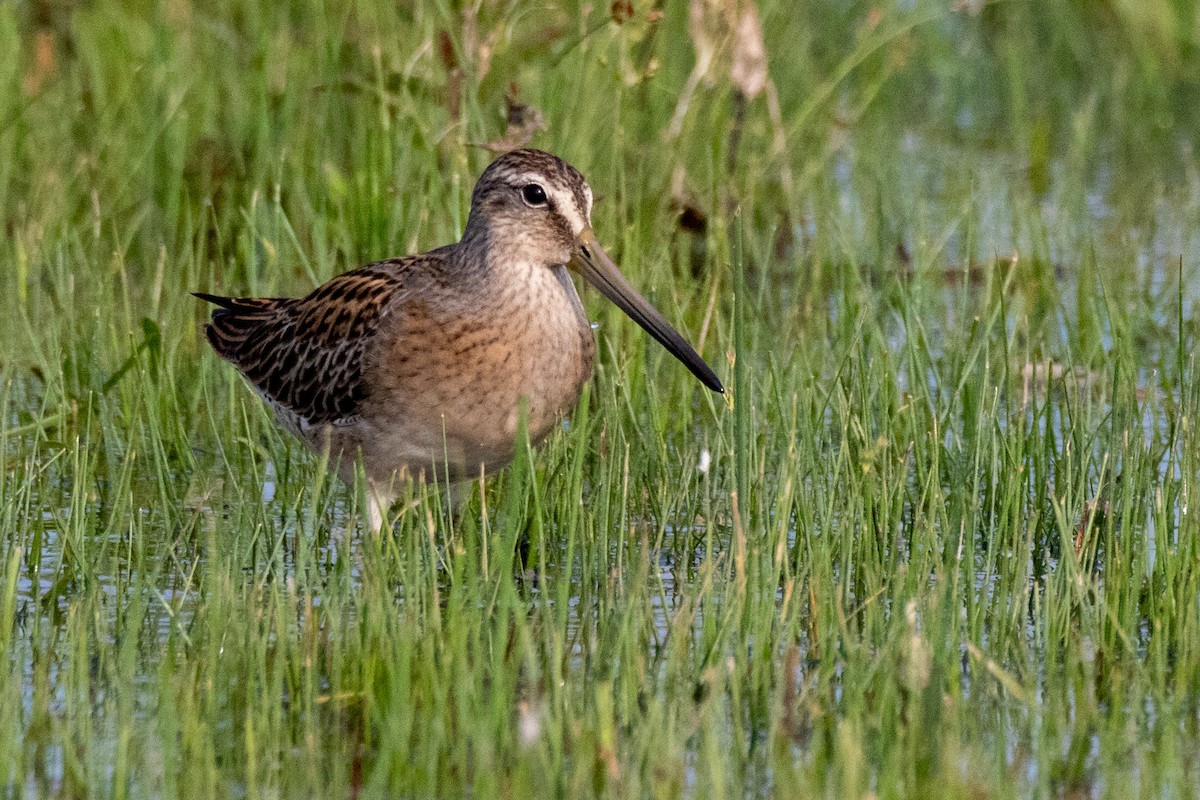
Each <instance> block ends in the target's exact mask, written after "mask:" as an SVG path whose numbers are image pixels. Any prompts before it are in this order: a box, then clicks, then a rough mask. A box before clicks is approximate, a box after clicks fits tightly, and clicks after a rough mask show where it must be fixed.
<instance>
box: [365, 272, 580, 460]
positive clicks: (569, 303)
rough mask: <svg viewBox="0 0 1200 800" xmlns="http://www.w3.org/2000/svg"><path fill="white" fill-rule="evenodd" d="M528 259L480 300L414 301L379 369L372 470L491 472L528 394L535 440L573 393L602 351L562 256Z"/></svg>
mask: <svg viewBox="0 0 1200 800" xmlns="http://www.w3.org/2000/svg"><path fill="white" fill-rule="evenodd" d="M523 269H524V270H525V274H524V275H522V276H521V278H522V279H521V280H511V279H506V280H504V281H503V282H502V285H503V287H504V288H503V291H497V292H495V293H491V294H488V295H483V296H481V295H476V296H474V297H472V298H471V302H472V303H474V304H475V305H474V306H473V307H471V308H466V307H464V306H463V305H461V304H457V303H454V304H452V303H450V302H446V303H442V304H433V303H426V304H414V303H411V302H410V303H408V304H406V306H405V308H404V310H403V312H402V315H400V317H399V318H397V319H396V320H395V321H394V323H393V325H392V328H391V331H390V332H389V335H386V336H384V337H382V339H383V341H382V342H381V344H382V347H381V348H380V350H379V351H378V353H377V359H378V360H377V361H376V365H377V366H376V368H375V369H373V370H372V373H373V375H374V376H376V377H375V378H374V379H373V380H372V381H371V383H372V386H371V388H370V389H369V390H368V402H367V407H366V412H367V413H365V414H364V415H363V417H364V423H365V424H364V425H363V426H360V433H361V435H363V436H364V437H369V438H370V439H371V440H372V441H371V444H372V446H371V447H370V448H365V447H364V448H362V450H363V451H364V455H366V454H367V453H368V451H369V453H370V454H371V455H369V456H367V457H368V458H369V459H370V460H372V461H374V462H376V463H369V464H367V465H366V466H367V469H368V473H371V472H375V473H386V472H390V471H393V470H397V469H401V468H406V467H407V468H408V469H409V471H410V472H413V471H420V470H424V469H427V468H429V467H430V466H431V465H436V466H437V468H438V469H439V470H445V471H448V472H449V473H450V474H451V476H452V477H455V478H457V477H464V478H468V477H472V476H477V475H478V474H479V472H480V468H481V467H482V468H483V470H484V471H486V472H492V471H494V470H497V469H499V468H501V467H503V466H505V465H506V464H507V463H508V462H509V461H511V460H512V455H513V450H514V444H515V441H516V435H517V429H518V425H519V420H520V415H521V407H522V404H523V403H524V404H526V406H527V417H526V419H527V425H528V429H529V436H530V439H531V441H533V442H534V443H536V442H538V441H540V440H541V439H543V438H545V436H546V435H547V434H548V433H550V431H551V430H552V429H553V428H554V426H555V424H556V423H557V422H558V420H559V419H560V418H561V417H562V415H563V414H565V413H567V412H568V411H570V410H571V408H572V407H573V406H574V405H575V403H576V401H577V400H578V399H579V394H580V392H581V391H582V388H583V384H584V382H585V381H586V380H587V379H588V377H589V376H590V375H591V371H592V363H593V360H594V357H595V340H594V338H593V336H592V331H591V326H590V325H589V323H588V320H587V316H586V315H585V313H584V310H583V305H582V303H581V302H580V299H579V295H578V293H577V292H576V291H575V287H574V285H573V284H572V282H571V278H570V275H569V274H568V272H567V270H566V268H565V267H561V266H560V267H554V268H550V269H547V268H546V267H541V266H529V267H526V268H523ZM375 409H378V413H372V412H373V410H375ZM380 445H382V446H380Z"/></svg>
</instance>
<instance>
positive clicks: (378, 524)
mask: <svg viewBox="0 0 1200 800" xmlns="http://www.w3.org/2000/svg"><path fill="white" fill-rule="evenodd" d="M396 497H397V495H396V491H395V489H394V488H393V487H392V485H391V484H390V483H389V484H388V485H387V486H381V485H380V484H378V483H376V482H375V481H373V480H371V479H369V478H368V479H367V528H368V529H369V530H370V532H371V533H379V532H381V531H382V530H383V522H384V520H385V519H386V518H387V514H388V512H389V511H391V510H392V504H394V503H395V502H396Z"/></svg>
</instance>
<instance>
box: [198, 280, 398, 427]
mask: <svg viewBox="0 0 1200 800" xmlns="http://www.w3.org/2000/svg"><path fill="white" fill-rule="evenodd" d="M400 266H402V265H401V264H400V263H398V262H392V263H388V262H382V263H380V264H377V265H371V266H368V267H363V268H362V269H357V270H354V271H352V272H347V273H344V274H342V275H339V276H338V277H336V278H333V279H332V280H330V281H328V282H327V283H325V284H323V285H321V286H320V287H318V288H317V289H315V290H314V291H313V292H312V293H311V294H309V295H308V296H306V297H301V298H226V297H215V296H212V295H198V296H199V297H201V298H202V299H205V300H208V301H209V302H212V303H215V304H217V305H218V306H219V308H216V309H214V310H213V314H212V321H211V322H209V323H208V325H206V326H205V329H204V330H205V334H206V335H207V336H208V340H209V342H211V343H212V346H213V349H214V350H216V351H217V354H218V355H220V356H221V357H222V358H225V359H226V360H228V361H230V362H231V363H233V364H234V366H236V367H237V368H238V369H239V370H240V371H241V372H242V374H243V375H245V376H246V377H247V378H248V379H249V380H250V382H251V383H252V384H254V386H255V388H257V389H258V391H259V392H261V393H262V394H263V395H264V396H265V397H266V398H267V399H268V400H269V401H271V402H272V403H274V404H275V405H276V406H279V407H282V408H283V409H286V410H287V411H288V412H290V413H291V414H293V415H295V417H296V418H298V420H299V421H300V423H301V424H302V425H304V426H309V425H322V424H326V423H335V424H336V423H339V422H345V421H349V420H352V419H353V418H354V417H355V415H356V414H357V413H358V410H359V406H360V404H361V403H362V400H363V397H364V394H365V392H364V388H365V387H364V382H363V369H364V366H365V360H366V357H367V354H368V350H369V348H370V346H371V343H372V341H373V336H374V334H375V333H376V332H377V331H378V329H379V324H380V321H381V320H382V319H383V317H384V316H385V314H386V313H387V310H388V308H389V307H390V305H391V303H392V302H393V301H394V300H395V299H396V297H397V293H398V292H400V291H401V290H402V283H403V282H402V274H403V270H402V269H398V268H397V267H400Z"/></svg>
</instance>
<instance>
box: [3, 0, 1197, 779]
mask: <svg viewBox="0 0 1200 800" xmlns="http://www.w3.org/2000/svg"><path fill="white" fill-rule="evenodd" d="M601 5H602V6H603V7H597V8H591V7H585V6H575V5H573V4H567V5H565V6H562V7H555V8H551V7H543V6H541V5H529V4H525V3H518V2H513V3H490V2H489V3H478V4H468V5H467V7H466V8H461V7H459V5H458V4H447V3H440V2H430V3H416V4H413V5H411V6H409V5H405V4H398V5H388V6H385V5H375V4H370V3H353V2H351V3H332V4H317V5H311V6H310V5H307V4H293V5H289V4H285V3H278V4H266V5H259V4H253V3H246V2H243V0H224V1H223V2H222V1H218V2H213V3H205V4H186V3H166V4H161V5H153V4H151V5H145V4H130V3H120V2H115V0H96V2H92V3H87V4H83V5H80V6H78V7H74V6H63V5H55V4H37V3H35V4H31V5H29V4H21V3H18V4H13V3H8V4H0V218H2V223H3V226H4V235H3V240H2V243H0V342H3V344H2V345H0V381H2V385H3V392H2V393H0V537H2V550H0V555H2V558H0V645H2V646H3V652H4V654H5V659H4V661H3V663H2V664H0V669H2V670H3V679H0V728H2V729H3V730H6V731H9V732H10V735H9V736H6V737H3V738H0V791H3V793H4V794H5V795H10V796H103V797H144V796H154V797H171V796H186V797H189V798H190V797H204V796H211V797H228V796H249V797H258V796H270V795H275V796H319V797H360V796H370V797H374V796H395V795H401V796H418V797H428V796H457V795H464V794H469V795H472V796H477V797H492V796H513V797H527V796H547V795H556V796H571V797H580V796H605V797H648V796H652V797H679V796H694V797H725V796H784V797H809V796H828V797H863V796H868V795H871V796H881V797H900V796H919V797H961V796H972V797H1016V796H1021V797H1024V796H1071V797H1079V796H1086V797H1091V796H1096V797H1099V796H1132V795H1138V796H1171V797H1174V796H1191V795H1193V794H1195V793H1196V790H1197V788H1198V784H1200V779H1198V776H1197V762H1198V759H1200V746H1198V745H1197V742H1198V741H1200V730H1198V728H1200V713H1198V712H1200V545H1198V544H1197V522H1196V517H1195V515H1194V514H1192V513H1191V512H1192V511H1193V510H1194V505H1195V504H1194V502H1193V499H1194V497H1195V494H1196V491H1197V488H1198V487H1197V478H1198V476H1200V439H1198V434H1197V431H1196V410H1197V408H1198V407H1200V389H1198V388H1197V386H1196V382H1195V379H1194V376H1195V374H1196V364H1195V359H1194V355H1193V350H1194V345H1195V340H1196V322H1195V320H1196V317H1195V310H1196V303H1197V295H1196V292H1195V290H1194V288H1193V287H1194V285H1195V279H1196V265H1197V263H1198V257H1200V246H1198V244H1200V243H1198V236H1197V229H1196V226H1195V220H1196V219H1197V218H1200V217H1198V216H1197V215H1198V214H1200V178H1198V177H1197V176H1198V174H1200V172H1198V171H1197V163H1196V157H1195V151H1194V148H1195V142H1196V140H1197V132H1198V131H1200V125H1198V123H1200V120H1198V119H1197V117H1198V116H1200V102H1196V101H1197V99H1198V98H1197V93H1198V92H1200V84H1197V82H1196V78H1195V76H1196V74H1197V65H1198V63H1197V40H1196V31H1197V28H1196V25H1195V9H1194V8H1192V6H1191V5H1190V4H1188V3H1182V2H1181V3H1177V4H1171V3H1167V2H1145V3H1142V4H1140V5H1138V6H1137V9H1140V10H1135V9H1134V6H1132V5H1128V4H1118V3H1112V4H1105V3H1101V4H1095V5H1093V6H1088V7H1086V8H1084V7H1082V6H1080V5H1079V4H1075V3H1069V2H1066V1H1065V0H1051V1H1050V2H1044V3H1038V4H1024V3H1016V2H1006V3H995V4H989V3H980V4H972V3H963V4H960V7H955V8H951V7H950V6H949V5H948V4H941V3H936V4H935V3H897V4H894V5H893V4H883V5H880V6H876V7H872V6H867V5H864V4H858V3H849V2H846V3H840V2H822V3H801V4H791V3H784V2H779V3H775V2H768V1H767V0H764V2H762V3H761V4H760V6H759V8H760V11H761V15H762V19H763V24H764V31H765V42H766V50H767V53H768V66H769V77H770V79H771V81H772V84H771V85H770V86H769V87H768V89H767V91H766V92H765V93H764V94H763V95H759V96H757V97H754V98H749V97H744V96H740V95H739V94H738V92H737V90H736V88H735V84H733V83H732V82H731V81H730V79H729V77H728V75H729V73H728V70H729V63H730V60H731V58H732V55H731V53H732V51H733V50H734V49H736V46H737V41H738V40H737V39H736V37H734V36H732V32H733V31H734V30H736V27H735V26H733V25H732V24H731V19H732V18H730V17H722V16H721V15H720V14H719V13H714V14H710V15H709V16H707V17H703V18H699V19H698V21H695V22H693V30H691V32H690V33H689V23H688V8H687V4H685V3H683V2H681V1H680V0H669V1H668V2H664V3H659V4H655V5H654V6H653V7H650V6H648V5H643V4H641V3H635V4H634V7H633V16H632V17H630V18H626V17H625V15H624V13H623V11H622V9H621V4H615V6H614V11H613V15H614V17H616V18H618V19H620V20H621V22H620V23H618V22H616V21H612V20H611V19H610V17H609V16H608V12H609V9H608V7H607V4H601ZM743 7H748V6H743ZM659 12H661V15H660V13H659ZM698 33H704V36H698V35H697V34H698ZM706 37H707V38H706ZM705 42H708V44H709V45H711V47H713V48H714V49H713V54H714V67H713V70H712V72H711V73H710V74H709V75H706V76H704V78H705V80H701V81H699V82H698V83H696V91H695V94H694V96H693V97H692V99H691V102H690V104H688V105H687V107H686V109H685V112H686V113H682V114H680V115H679V117H678V118H679V121H680V125H679V129H678V134H677V136H675V137H674V138H671V137H670V136H669V135H667V134H666V132H667V131H668V129H669V127H670V123H671V120H672V119H673V118H674V117H675V115H676V112H677V110H678V109H679V108H680V102H681V101H680V98H681V92H683V91H684V89H685V87H687V86H688V84H689V81H688V74H689V71H690V70H692V68H693V65H694V64H695V63H696V53H697V50H698V49H699V50H702V49H703V47H704V46H706V45H705ZM511 84H515V85H516V86H517V87H518V89H519V96H520V99H521V100H523V101H525V102H528V103H531V104H532V105H534V106H536V107H538V108H539V109H540V110H541V111H542V112H543V113H544V115H545V119H546V121H547V123H548V129H547V130H546V131H545V132H543V133H541V134H539V136H538V138H537V139H535V142H534V143H535V144H537V145H539V146H542V147H546V148H548V149H553V150H555V151H556V152H559V153H560V154H562V155H563V156H565V157H567V158H568V159H570V160H571V161H572V162H574V163H576V164H577V165H579V166H580V167H581V168H582V169H583V171H584V172H585V174H587V175H588V176H589V179H590V181H591V183H592V185H593V186H594V187H595V189H596V191H597V194H598V195H599V196H600V198H601V200H600V202H599V203H598V205H597V209H596V218H595V227H596V229H597V231H598V232H599V233H600V236H601V238H602V239H604V240H605V241H606V242H607V243H609V244H610V246H611V248H612V249H613V250H614V252H615V254H616V255H617V256H618V261H619V262H620V263H621V264H622V266H623V267H624V269H625V270H626V271H627V273H629V274H630V275H631V276H632V279H633V280H634V282H635V283H636V284H638V285H640V286H642V287H644V288H645V289H646V291H647V294H648V295H649V296H650V297H651V298H652V299H653V301H654V302H655V303H656V304H657V305H658V306H659V307H660V308H662V309H663V310H664V312H665V313H666V314H667V316H668V317H670V318H672V319H675V320H679V321H680V322H681V323H682V326H683V327H684V328H686V329H687V330H689V331H690V333H691V337H692V338H693V340H698V341H700V342H701V344H700V349H701V350H702V351H703V352H705V353H706V354H707V355H708V356H709V358H710V361H713V362H714V363H715V364H717V365H719V367H720V369H719V371H720V372H721V373H722V375H723V377H725V378H726V379H727V381H726V382H727V384H728V386H729V389H730V391H729V395H728V398H725V399H723V398H718V397H715V396H713V395H711V394H709V393H707V392H706V391H705V390H703V389H702V388H701V387H699V385H698V384H696V383H695V382H694V381H693V380H692V379H691V378H690V376H688V375H687V374H686V372H685V371H684V370H682V369H681V368H679V367H678V365H677V364H674V363H673V362H671V360H670V359H669V357H667V356H666V355H665V354H664V353H662V352H660V351H659V350H658V349H657V348H656V347H654V346H653V345H652V344H647V342H646V340H645V337H644V336H643V335H642V334H641V333H640V332H639V331H637V330H636V329H635V328H634V327H633V326H632V325H631V324H629V323H628V322H627V321H623V320H622V318H621V316H620V314H619V312H617V311H615V310H613V309H611V308H608V307H605V306H603V305H602V304H600V303H599V302H596V301H595V299H594V298H592V297H586V296H585V300H586V301H587V302H588V305H589V308H590V309H591V311H592V313H593V314H594V315H595V318H596V319H597V320H598V321H599V322H600V327H599V330H598V337H599V339H600V342H601V364H600V365H599V369H598V376H597V378H596V380H595V381H593V383H592V384H591V386H590V389H589V392H588V395H587V396H586V397H585V400H584V401H583V402H582V403H581V405H580V407H579V409H578V410H577V411H576V413H575V414H574V416H573V417H572V419H571V420H570V421H569V423H568V424H566V425H565V426H564V428H565V429H564V431H563V432H562V433H561V434H558V435H556V436H554V437H552V439H551V441H550V442H549V443H548V444H547V445H546V446H544V447H542V448H540V449H538V450H537V451H536V452H530V451H529V450H528V449H522V450H521V451H520V452H519V453H518V457H517V459H516V462H515V463H514V465H513V466H512V468H511V469H510V470H508V471H507V472H506V473H504V474H503V475H501V476H499V477H497V478H495V479H493V480H489V481H488V482H487V485H486V486H484V487H483V488H482V490H477V491H476V492H475V494H474V496H473V497H472V498H471V499H470V500H469V502H468V503H467V504H466V507H465V509H464V510H463V512H462V513H461V515H458V516H455V515H453V514H451V513H450V512H449V510H448V509H447V508H446V506H445V504H444V502H443V498H442V494H441V493H440V492H439V491H437V490H436V489H434V488H432V487H430V488H428V489H417V490H414V494H413V497H412V498H410V503H409V506H408V508H407V510H406V512H405V513H404V514H402V515H401V516H400V518H399V520H398V523H397V526H396V529H395V531H394V533H393V535H391V536H385V537H379V538H373V537H363V536H362V535H361V534H360V533H359V532H358V529H357V525H358V523H359V520H360V518H361V511H362V497H361V493H360V492H359V491H358V490H356V489H347V488H345V487H343V486H341V485H340V484H338V483H337V482H336V481H335V480H334V478H333V476H332V474H331V471H330V470H329V468H328V466H329V465H327V464H323V463H321V462H320V460H319V459H316V458H313V457H310V456H309V455H307V454H305V453H304V452H302V450H301V448H299V447H298V446H297V445H296V444H295V443H294V442H292V441H290V440H289V439H287V438H286V437H285V436H284V435H282V434H280V433H278V432H277V431H276V429H275V427H274V426H273V424H272V423H271V421H270V419H269V418H268V416H267V414H266V413H265V412H264V410H263V409H262V408H261V405H260V403H259V402H257V400H255V398H254V397H253V396H252V395H251V394H250V392H248V391H247V390H246V389H245V387H244V386H243V384H242V382H241V381H240V380H239V379H238V378H237V377H236V376H235V374H234V373H233V370H232V369H230V368H228V367H227V365H224V364H221V363H218V362H217V360H216V359H215V358H214V357H213V356H212V354H211V353H209V352H208V350H207V348H206V346H205V345H204V343H203V341H202V337H201V336H200V333H199V325H200V321H201V319H202V316H203V314H204V309H203V308H201V307H200V306H201V304H199V303H196V302H195V301H194V300H193V299H192V298H191V297H189V296H188V295H187V292H189V291H191V290H194V289H206V290H212V291H229V292H231V293H245V294H266V295H271V294H283V293H298V292H302V291H305V290H306V289H308V288H310V287H311V286H313V285H314V284H315V283H317V282H319V281H321V280H324V279H326V278H327V277H329V276H331V275H333V274H335V273H336V272H338V271H340V270H342V269H346V268H349V267H351V266H355V265H357V264H358V263H361V262H365V261H368V260H371V259H374V258H378V257H382V256H385V255H393V254H399V253H404V252H413V251H417V250H420V249H427V248H429V247H431V246H434V245H437V244H442V243H445V242H448V241H451V240H452V239H453V238H454V237H455V236H456V234H457V232H458V231H459V230H461V227H462V223H463V220H464V218H465V213H466V209H467V202H468V192H469V188H470V185H471V182H472V180H473V179H474V177H475V176H476V175H477V174H478V172H479V170H480V169H481V168H482V166H483V165H484V164H485V163H486V162H487V160H488V155H487V154H486V153H485V152H483V151H481V150H480V149H479V148H476V147H473V146H472V144H473V143H480V142H486V141H489V140H492V139H496V138H498V137H499V135H500V134H501V133H502V128H503V120H502V119H501V117H500V116H499V110H500V109H501V108H502V107H503V103H502V97H503V95H504V93H505V92H506V91H509V90H510V85H511ZM772 98H774V99H772ZM680 220H682V222H683V223H684V224H680Z"/></svg>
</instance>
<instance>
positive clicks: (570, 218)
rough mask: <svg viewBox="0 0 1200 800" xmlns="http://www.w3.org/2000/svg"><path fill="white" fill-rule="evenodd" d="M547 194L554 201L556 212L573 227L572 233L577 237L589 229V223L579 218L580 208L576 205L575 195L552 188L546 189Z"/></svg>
mask: <svg viewBox="0 0 1200 800" xmlns="http://www.w3.org/2000/svg"><path fill="white" fill-rule="evenodd" d="M546 193H547V194H549V195H550V198H551V199H552V200H553V201H554V210H555V211H557V212H558V213H559V214H561V215H562V216H563V218H564V219H566V221H567V224H569V225H570V226H571V233H573V234H575V235H576V236H578V235H579V234H580V233H582V232H583V229H584V228H586V227H587V223H586V222H585V221H584V220H583V219H582V218H580V216H579V208H578V207H576V205H575V195H573V194H571V193H570V192H566V191H563V190H562V189H559V188H557V187H551V186H548V187H546Z"/></svg>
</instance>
